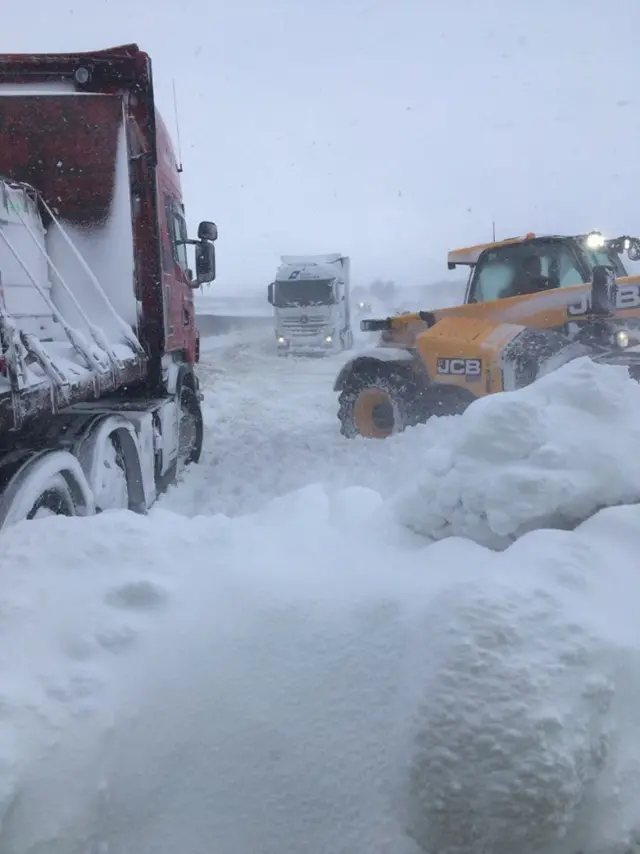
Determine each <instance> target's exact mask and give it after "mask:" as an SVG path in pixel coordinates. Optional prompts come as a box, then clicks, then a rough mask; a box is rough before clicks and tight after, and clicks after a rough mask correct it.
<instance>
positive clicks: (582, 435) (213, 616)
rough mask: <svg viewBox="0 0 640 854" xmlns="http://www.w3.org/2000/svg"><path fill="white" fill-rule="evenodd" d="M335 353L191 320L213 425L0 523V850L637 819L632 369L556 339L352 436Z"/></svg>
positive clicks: (639, 402)
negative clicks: (172, 453)
mask: <svg viewBox="0 0 640 854" xmlns="http://www.w3.org/2000/svg"><path fill="white" fill-rule="evenodd" d="M339 363H340V359H327V360H324V361H315V360H313V361H305V360H300V361H298V360H279V359H277V358H275V356H274V355H273V347H272V336H271V335H270V334H268V332H263V331H260V330H259V329H256V330H254V331H253V332H252V333H251V335H250V336H249V333H245V336H244V338H242V339H241V338H240V337H239V336H234V335H229V336H225V337H220V338H218V339H211V340H210V341H208V342H204V352H203V364H202V378H203V383H204V385H205V389H206V400H205V405H206V418H207V435H206V442H207V449H206V452H205V454H204V456H203V460H202V464H201V465H200V466H198V467H196V468H194V470H192V471H190V472H188V473H187V475H186V477H185V479H184V482H183V483H181V484H179V485H178V486H177V487H175V488H174V489H172V490H171V491H170V493H169V494H167V495H166V496H165V497H164V498H163V499H162V501H161V502H160V503H159V505H158V506H157V508H155V509H154V510H153V511H152V512H151V513H150V514H149V516H147V517H139V516H135V515H133V514H129V513H109V514H103V515H102V516H100V517H97V518H92V519H70V520H69V519H62V518H50V519H43V520H40V521H38V522H30V523H25V524H22V525H18V526H16V527H14V528H13V529H10V530H8V531H7V532H5V533H3V548H2V553H1V554H0V570H1V573H2V578H3V586H2V591H1V592H0V637H1V639H2V644H1V646H0V674H2V675H1V677H0V852H2V854H178V852H180V854H301V852H309V854H329V852H331V854H347V852H348V854H365V852H366V854H372V852H375V854H378V852H380V854H418V852H421V851H422V852H427V854H512V852H514V851H518V852H519V854H576V852H578V851H582V852H584V854H620V852H622V851H624V850H625V847H624V846H625V845H626V844H627V842H628V839H629V836H630V835H632V834H633V833H634V832H638V831H640V805H639V804H640V801H639V800H638V797H637V792H638V788H639V787H640V717H639V716H638V713H637V709H638V707H639V701H640V677H639V676H638V673H640V622H639V621H638V619H637V608H638V605H637V603H638V602H639V601H640V574H639V573H638V558H637V556H638V554H640V508H639V507H637V506H635V505H633V504H632V502H634V501H636V500H637V499H638V497H639V495H640V455H639V454H638V453H637V448H638V447H639V446H640V387H638V386H637V385H635V384H633V383H631V381H630V380H628V379H627V378H626V377H625V376H624V374H623V373H622V372H621V371H619V370H616V369H613V368H596V367H594V366H593V365H591V363H588V362H580V363H575V364H573V365H570V366H568V367H566V368H564V369H563V370H562V371H561V372H558V374H556V375H554V376H551V377H548V378H546V379H545V380H543V381H541V382H539V383H538V384H536V386H535V387H534V388H531V389H527V390H525V391H523V392H519V393H517V394H512V395H510V396H496V397H494V398H493V399H492V400H488V401H484V402H482V403H478V404H476V405H474V406H473V407H472V408H471V409H470V410H469V411H468V412H467V413H466V414H465V415H464V416H462V417H459V418H453V419H439V420H434V421H432V422H431V423H430V424H428V425H426V426H424V427H418V428H415V429H412V430H408V431H406V433H404V434H402V435H400V436H397V437H393V439H391V440H387V441H385V442H376V441H367V440H356V441H347V440H344V439H342V438H341V437H340V435H339V433H338V424H337V420H336V417H335V411H336V401H335V395H334V393H333V392H332V390H331V385H332V381H333V378H334V376H335V373H336V371H337V369H338V367H339ZM625 502H626V503H627V506H621V507H617V508H613V509H607V510H604V511H602V512H600V513H598V514H597V515H596V516H594V517H593V518H592V519H591V520H590V521H588V522H587V523H585V524H583V525H581V526H580V527H578V529H577V530H539V531H535V530H534V531H532V532H530V533H528V534H525V535H524V536H521V538H520V539H518V540H517V542H516V543H515V544H513V545H509V543H510V542H511V540H513V539H514V538H515V537H516V536H517V535H519V534H522V532H523V531H526V530H527V529H528V528H536V527H539V526H541V525H543V526H544V525H549V524H553V525H557V524H562V525H563V526H564V527H565V528H572V527H573V526H574V523H575V520H576V519H578V518H581V517H583V516H585V515H588V514H589V513H591V512H593V511H594V510H596V509H597V508H598V507H599V506H601V505H602V504H607V503H609V504H615V503H618V504H624V503H625ZM480 543H482V545H481V544H480ZM490 547H491V548H490ZM492 549H493V550H492ZM496 549H498V550H496ZM411 836H413V838H414V839H413V840H412V839H411V838H410V837H411ZM414 840H417V841H418V843H419V844H418V843H416V841H414Z"/></svg>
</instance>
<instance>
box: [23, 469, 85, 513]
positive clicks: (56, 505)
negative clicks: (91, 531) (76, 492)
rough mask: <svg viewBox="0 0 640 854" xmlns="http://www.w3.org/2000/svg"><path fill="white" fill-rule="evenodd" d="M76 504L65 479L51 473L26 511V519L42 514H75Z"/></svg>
mask: <svg viewBox="0 0 640 854" xmlns="http://www.w3.org/2000/svg"><path fill="white" fill-rule="evenodd" d="M75 515H76V505H75V502H74V500H73V495H72V494H71V490H70V489H69V485H68V483H67V481H66V480H65V479H64V477H63V476H62V475H61V474H56V475H52V477H51V480H50V481H49V483H48V484H46V485H45V487H44V488H43V490H42V492H41V493H40V495H39V496H38V498H36V500H35V501H34V504H33V507H32V508H31V510H30V511H29V513H27V517H26V518H27V519H41V518H42V517H44V516H75Z"/></svg>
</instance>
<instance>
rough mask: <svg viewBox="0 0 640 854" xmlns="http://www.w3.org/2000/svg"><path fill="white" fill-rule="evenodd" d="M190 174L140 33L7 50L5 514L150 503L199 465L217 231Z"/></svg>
mask: <svg viewBox="0 0 640 854" xmlns="http://www.w3.org/2000/svg"><path fill="white" fill-rule="evenodd" d="M179 172H180V170H179V167H178V164H177V161H176V157H175V153H174V149H173V146H172V144H171V139H170V136H169V134H168V132H167V129H166V127H165V125H164V123H163V122H162V119H161V117H160V115H159V114H158V112H157V110H156V109H155V105H154V96H153V81H152V74H151V61H150V58H149V56H148V55H147V54H146V53H144V52H143V51H141V50H140V49H139V48H138V46H137V45H126V46H123V47H115V48H111V49H109V50H103V51H96V52H91V53H76V54H24V55H22V54H20V55H17V54H0V526H3V525H7V524H10V523H12V522H15V521H18V520H20V519H25V518H26V519H30V518H37V517H39V516H42V515H48V514H62V515H68V516H71V515H88V514H92V513H95V512H101V511H104V510H107V509H113V508H123V507H124V508H127V507H128V508H130V509H132V510H134V511H137V512H146V510H147V508H149V507H150V506H151V504H153V502H154V500H155V499H156V497H157V496H158V495H159V494H160V493H161V492H162V491H163V490H165V489H166V487H167V486H168V485H169V484H170V483H171V482H173V481H174V480H175V479H176V477H177V475H178V474H179V472H181V471H182V469H183V468H184V466H186V465H188V464H189V463H191V462H197V461H198V459H199V457H200V453H201V449H202V435H203V424H202V411H201V406H200V402H201V398H202V395H201V393H200V390H199V384H198V379H197V376H196V373H195V370H194V367H195V364H196V362H197V361H198V358H199V353H198V350H199V339H198V332H197V329H196V323H195V310H194V302H193V290H194V288H196V287H199V286H200V285H201V284H202V283H204V282H210V281H213V280H214V279H215V247H214V241H215V240H216V239H217V227H216V225H215V224H214V223H212V222H201V223H200V225H199V227H198V239H197V240H192V239H189V237H188V234H187V227H186V221H185V213H184V205H183V202H182V193H181V189H180V174H179ZM191 245H193V246H194V247H195V265H194V266H195V274H194V272H193V271H192V269H191V267H190V262H189V255H190V252H191V250H190V248H189V247H190V246H191Z"/></svg>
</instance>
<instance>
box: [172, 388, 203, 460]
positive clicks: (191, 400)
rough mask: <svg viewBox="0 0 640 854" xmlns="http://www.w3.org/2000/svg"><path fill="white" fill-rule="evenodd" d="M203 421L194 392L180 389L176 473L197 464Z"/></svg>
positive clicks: (198, 401)
mask: <svg viewBox="0 0 640 854" xmlns="http://www.w3.org/2000/svg"><path fill="white" fill-rule="evenodd" d="M203 437H204V421H203V417H202V407H201V406H200V400H199V397H198V395H197V394H196V392H195V391H194V390H193V389H192V388H191V386H189V385H183V386H182V388H181V389H180V426H179V430H178V441H179V447H178V472H180V471H182V470H183V469H184V468H185V467H186V466H188V465H190V464H191V463H197V462H199V460H200V456H201V454H202V443H203Z"/></svg>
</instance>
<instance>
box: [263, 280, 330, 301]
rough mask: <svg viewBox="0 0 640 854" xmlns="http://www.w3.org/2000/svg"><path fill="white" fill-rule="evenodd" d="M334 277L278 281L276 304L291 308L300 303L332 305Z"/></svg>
mask: <svg viewBox="0 0 640 854" xmlns="http://www.w3.org/2000/svg"><path fill="white" fill-rule="evenodd" d="M332 283H333V279H287V280H286V281H281V282H276V283H275V284H276V286H275V294H274V300H273V301H274V305H275V306H276V308H291V307H294V306H300V305H331V304H332V303H333V302H334V301H335V300H334V297H333V288H332V287H331V285H332Z"/></svg>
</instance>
